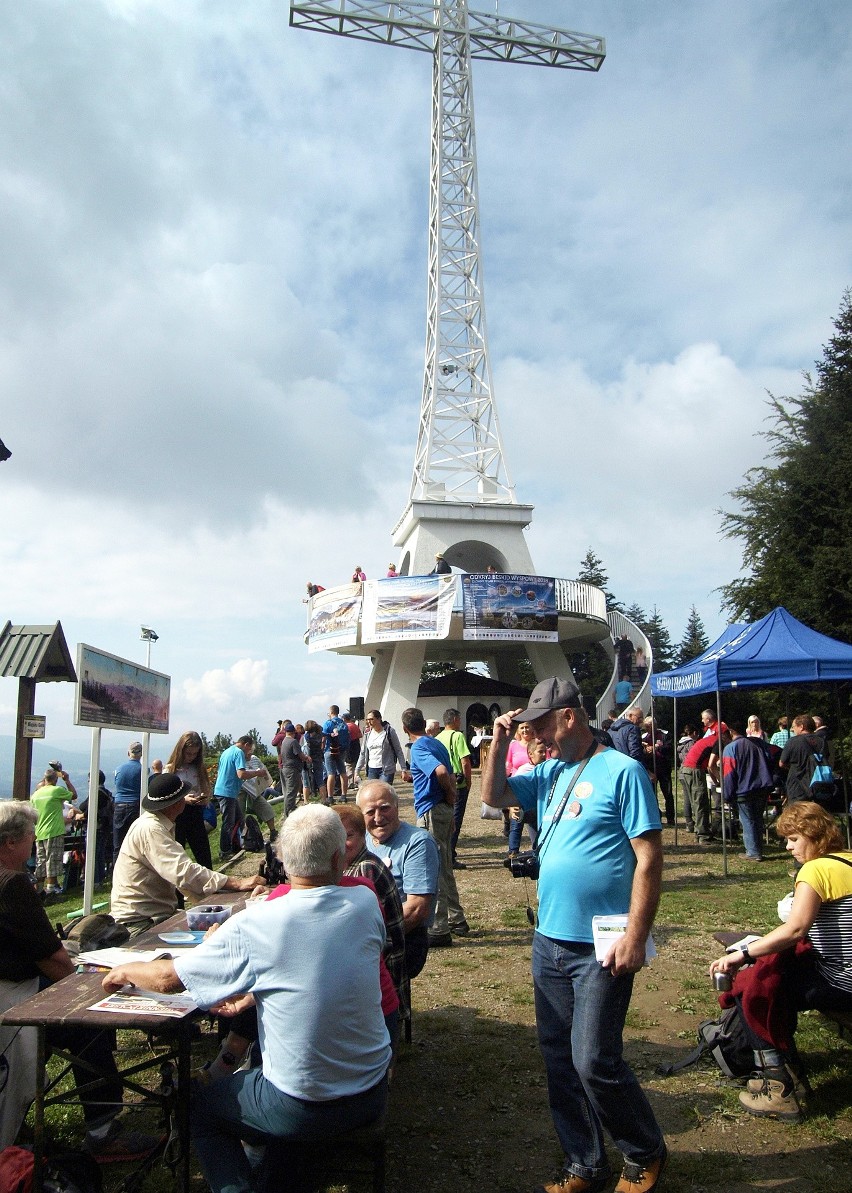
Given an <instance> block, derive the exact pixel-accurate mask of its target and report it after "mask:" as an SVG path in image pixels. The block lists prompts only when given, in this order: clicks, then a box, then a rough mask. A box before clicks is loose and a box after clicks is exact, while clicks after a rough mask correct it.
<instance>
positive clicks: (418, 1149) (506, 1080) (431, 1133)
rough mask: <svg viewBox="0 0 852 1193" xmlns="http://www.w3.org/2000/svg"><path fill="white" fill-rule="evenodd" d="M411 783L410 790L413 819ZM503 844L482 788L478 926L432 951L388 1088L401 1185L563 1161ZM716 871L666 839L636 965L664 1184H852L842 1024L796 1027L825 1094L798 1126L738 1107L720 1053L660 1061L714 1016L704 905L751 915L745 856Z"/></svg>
mask: <svg viewBox="0 0 852 1193" xmlns="http://www.w3.org/2000/svg"><path fill="white" fill-rule="evenodd" d="M409 791H410V789H407V788H401V789H400V796H401V805H402V810H403V817H404V818H405V819H408V820H412V819H413V809H412V808H411V799H410V794H409ZM667 837H669V838H670V837H671V833H670V831H667ZM667 845H668V846H670V845H671V841H670V840H669V841H667ZM504 853H505V842H504V838H503V836H502V832H501V826H500V824H499V823H496V822H489V821H482V820H480V819H479V800H478V798H477V792H476V790H474V793H473V794H472V796H471V800H470V805H469V808H468V815H467V818H466V821H465V826H464V833H463V837H462V843H461V849H460V854H461V857H462V860H463V861H464V862H465V863H466V865H467V869H466V870H464V871H458V872H457V875H456V876H457V879H458V884H459V891H460V894H461V898H462V902H463V904H464V907H465V911H466V914H467V918H468V920H469V922H470V925H471V929H472V931H471V935H470V936H469V937H467V938H465V939H464V940H463V941H457V942H456V944H455V945H454V947H453V948H452V949H446V950H436V951H434V952H433V953H432V955H431V956H430V958H429V961H428V963H427V965H426V968H425V970H424V971H423V973H422V974H421V976H420V977H419V978H418V979H417V981H416V982H415V983H414V1024H413V1042H412V1045H411V1047H406V1046H405V1045H404V1044H403V1045H401V1048H400V1055H399V1060H398V1064H397V1070H396V1075H395V1078H394V1082H393V1085H392V1091H391V1111H390V1124H391V1138H392V1140H393V1143H392V1145H391V1147H390V1153H389V1179H388V1188H389V1190H390V1191H391V1193H431V1191H432V1190H435V1191H438V1190H440V1191H441V1193H445V1191H447V1190H449V1191H452V1193H498V1191H503V1190H505V1191H507V1193H509V1191H512V1193H515V1191H517V1193H528V1191H530V1190H531V1189H532V1187H533V1186H534V1185H535V1184H536V1183H538V1182H539V1181H541V1180H542V1179H544V1178H548V1177H550V1176H551V1175H552V1174H553V1173H554V1172H555V1171H557V1170H558V1168H559V1167H560V1165H561V1155H560V1151H559V1148H558V1144H557V1143H556V1138H555V1135H554V1133H553V1129H552V1126H551V1122H550V1114H549V1111H548V1107H547V1096H546V1090H545V1087H544V1075H543V1069H542V1065H541V1060H540V1057H539V1054H538V1049H537V1046H536V1039H535V1016H534V1009H533V1000H532V986H531V980H530V976H529V956H530V942H531V935H532V933H531V929H530V927H529V925H528V923H527V919H526V914H525V896H524V883H523V882H520V881H515V880H513V879H512V878H511V877H510V875H509V873H508V871H507V870H506V869H504V867H503V865H502V858H503V855H504ZM738 865H741V864H740V863H739V862H733V861H732V869H733V870H734V871H736V867H737V866H738ZM784 867H785V864H784V862H783V860H782V859H780V858H779V860H778V862H776V863H774V870H773V872H772V874H770V875H769V878H770V883H769V885H770V886H771V887H772V888H773V889H774V888H775V883H774V882H772V881H771V880H772V879H773V878H774V876H775V873H776V872H777V875H778V877H777V884H778V887H779V891H778V893H779V894H783V893H784V891H783V889H782V888H783V885H784V883H785V882H786V881H787V879H786V877H785V874H784ZM741 868H743V867H742V866H741ZM719 869H720V867H719V859H718V857H717V856H716V855H708V854H698V853H696V851H694V850H693V849H691V848H687V849H683V848H682V849H680V850H678V851H677V852H675V851H674V850H671V849H670V848H669V849H668V850H667V859H666V873H665V894H664V899H663V904H662V906H661V911H660V915H659V916H658V921H657V927H656V929H655V938H656V940H657V945H658V948H659V956H658V957H657V958H656V960H655V961H654V962H653V964H652V966H651V967H650V968H648V969H644V970H643V971H642V972H641V973H640V974H639V975H638V976H637V978H636V983H635V987H634V996H633V1002H632V1004H631V1010H630V1014H629V1018H628V1030H627V1033H626V1034H627V1052H628V1058H629V1060H630V1063H631V1064H632V1065H633V1067H634V1069H635V1070H636V1072H637V1074H638V1076H639V1078H640V1080H641V1081H642V1084H643V1086H644V1087H645V1089H646V1090H647V1091H648V1094H649V1097H650V1099H651V1101H652V1103H653V1106H654V1109H655V1111H656V1114H657V1116H658V1118H659V1121H660V1123H661V1125H662V1127H663V1130H664V1131H665V1134H666V1138H667V1141H668V1146H669V1150H670V1154H671V1159H670V1164H669V1169H668V1171H667V1174H666V1178H665V1182H664V1188H665V1189H666V1190H668V1191H669V1193H687V1191H689V1193H701V1191H703V1190H708V1191H709V1190H720V1189H722V1190H729V1191H730V1193H741V1191H744V1190H751V1189H778V1190H790V1191H791V1193H852V1109H850V1106H852V1081H850V1067H852V1048H850V1046H849V1045H848V1044H845V1043H842V1042H840V1041H839V1040H837V1038H836V1036H835V1035H834V1034H833V1028H829V1027H824V1026H823V1025H822V1023H821V1022H820V1023H813V1024H811V1023H810V1022H809V1023H808V1025H807V1027H806V1028H803V1029H802V1032H801V1033H800V1034H801V1035H804V1034H805V1032H806V1031H807V1033H808V1034H807V1040H806V1043H805V1051H806V1053H807V1055H808V1057H809V1059H810V1061H811V1069H812V1076H813V1079H814V1083H815V1086H816V1096H815V1098H814V1099H813V1102H812V1107H811V1114H810V1115H809V1118H808V1120H807V1121H806V1122H805V1123H803V1124H799V1125H795V1124H783V1123H775V1122H771V1121H768V1120H759V1119H754V1118H752V1117H750V1116H749V1115H747V1114H745V1113H740V1111H739V1103H738V1101H737V1093H738V1091H739V1088H740V1087H738V1086H737V1085H736V1084H735V1083H733V1082H729V1081H726V1080H725V1079H724V1078H723V1077H722V1075H721V1073H719V1071H718V1070H717V1069H716V1068H715V1066H711V1065H710V1064H707V1065H702V1066H697V1067H695V1068H692V1069H689V1070H687V1071H686V1072H684V1073H682V1074H680V1075H678V1076H676V1077H672V1078H662V1077H660V1076H658V1075H657V1074H656V1072H655V1070H656V1066H657V1065H658V1064H660V1063H661V1062H664V1061H668V1060H671V1059H673V1058H674V1057H676V1056H678V1055H682V1054H683V1053H684V1052H685V1051H687V1050H688V1049H689V1048H691V1047H692V1045H693V1043H694V1041H695V1033H696V1029H697V1025H698V1023H699V1022H700V1020H701V1019H704V1018H710V1017H714V1016H715V1015H716V1014H718V1009H717V1008H716V1007H715V1003H714V1000H713V996H712V993H711V991H710V989H709V981H708V979H707V978H706V968H707V964H708V963H709V960H710V959H711V957H712V956H713V955H714V953H713V942H712V939H711V936H710V929H709V928H708V926H707V924H706V922H704V919H705V917H704V916H703V915H702V910H701V909H702V903H703V901H706V902H708V903H709V902H710V901H711V900H712V901H714V902H715V901H717V900H719V899H720V897H721V898H722V899H723V900H726V901H727V900H730V902H731V904H732V906H734V907H736V913H735V914H732V919H731V921H729V922H732V923H733V924H734V925H736V924H737V916H739V920H740V922H747V916H748V908H749V906H750V903H749V900H750V893H749V887H748V883H749V882H750V881H752V879H751V878H750V875H749V873H747V872H746V871H745V870H744V868H743V877H742V879H741V880H737V879H736V877H735V880H734V882H733V883H732V884H729V885H723V884H722V883H721V882H720V880H719V877H718V874H719ZM761 880H762V881H764V880H765V874H764V875H762V876H761ZM528 886H529V884H528ZM529 891H530V898H531V899H532V898H533V897H534V896H533V888H532V887H531V886H529ZM776 897H777V896H776ZM764 902H765V900H764ZM744 917H745V918H744ZM717 926H718V921H717ZM813 1018H814V1017H813V1016H809V1017H808V1020H812V1019H813ZM838 1105H839V1106H841V1107H842V1108H841V1109H840V1110H839V1111H838V1110H837V1109H836V1107H837V1106H838ZM612 1163H613V1167H615V1166H616V1165H618V1164H619V1157H618V1156H617V1155H616V1154H615V1153H613V1154H612Z"/></svg>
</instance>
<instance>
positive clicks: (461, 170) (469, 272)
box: [290, 0, 606, 503]
mask: <svg viewBox="0 0 852 1193" xmlns="http://www.w3.org/2000/svg"><path fill="white" fill-rule="evenodd" d="M290 24H291V25H293V26H294V27H296V28H304V29H313V30H316V31H318V32H321V33H335V34H340V35H342V36H345V37H355V38H359V39H360V40H363V41H377V42H383V43H386V44H388V45H394V46H402V47H403V48H405V49H409V50H421V51H424V52H426V53H429V54H431V55H432V58H433V68H432V154H431V176H430V190H429V280H428V297H427V315H426V363H425V371H424V379H423V397H422V401H421V406H420V424H419V429H418V434H417V449H416V451H415V456H414V475H413V477H412V481H411V493H410V498H409V499H410V500H411V501H414V500H417V499H423V498H425V499H431V500H437V501H453V502H464V503H470V502H475V503H481V502H491V503H493V502H515V501H516V498H515V492H514V488H513V486H512V483H511V480H510V477H509V472H508V468H507V466H506V461H505V457H504V453H503V442H502V439H501V436H500V427H499V423H498V420H497V410H496V407H495V404H494V395H493V387H492V381H491V366H490V362H489V355H488V338H487V334H486V325H485V306H484V300H483V286H482V262H481V251H480V237H479V199H478V187H477V173H476V138H475V130H474V120H473V90H472V82H471V67H470V64H471V59H473V58H487V59H490V60H492V61H495V60H496V61H501V62H519V63H525V64H528V65H532V66H551V67H561V68H567V69H571V70H587V71H589V70H591V71H597V70H600V68H601V65H602V64H603V60H604V56H605V53H606V49H605V45H604V41H603V38H600V37H591V36H586V35H584V34H582V33H572V32H569V31H567V30H563V29H552V28H549V27H547V26H545V25H536V24H533V23H531V22H529V21H516V20H511V19H508V18H506V17H500V16H498V15H497V14H495V15H493V16H492V15H489V14H486V13H481V12H468V6H467V0H433V2H432V3H413V2H412V3H403V4H378V3H369V2H368V0H316V2H314V3H307V2H305V3H299V2H296V0H294V2H293V3H291V5H290Z"/></svg>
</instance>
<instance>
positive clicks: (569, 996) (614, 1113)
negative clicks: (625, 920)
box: [532, 932, 664, 1180]
mask: <svg viewBox="0 0 852 1193" xmlns="http://www.w3.org/2000/svg"><path fill="white" fill-rule="evenodd" d="M532 972H533V983H534V986H535V1017H536V1025H537V1029H538V1044H539V1048H540V1049H541V1054H542V1057H543V1058H544V1067H545V1070H546V1072H547V1089H548V1096H549V1100H550V1113H551V1116H552V1118H553V1125H554V1127H555V1128H556V1134H557V1135H558V1136H559V1142H560V1144H561V1145H562V1150H563V1152H564V1153H565V1170H566V1172H569V1173H574V1174H575V1175H576V1176H579V1177H582V1178H583V1179H584V1180H597V1179H599V1178H602V1177H605V1176H607V1175H608V1173H609V1164H608V1163H607V1158H606V1152H605V1150H604V1140H603V1130H602V1128H603V1129H605V1130H606V1131H607V1132H608V1133H609V1135H610V1136H611V1137H612V1141H613V1143H614V1144H615V1145H616V1147H617V1148H619V1150H620V1151H621V1152H622V1153H623V1155H624V1156H625V1157H626V1158H627V1159H628V1160H631V1161H633V1162H634V1163H637V1164H641V1163H645V1162H647V1161H649V1160H652V1159H656V1157H657V1156H659V1155H661V1154H662V1151H663V1147H664V1144H663V1136H662V1133H661V1131H660V1128H659V1126H658V1125H657V1120H656V1119H655V1118H654V1112H653V1110H652V1109H651V1107H650V1104H649V1102H648V1099H647V1098H646V1097H645V1094H644V1093H643V1092H642V1089H641V1087H640V1085H639V1082H638V1081H637V1080H636V1077H635V1076H634V1074H633V1072H632V1070H631V1069H630V1068H629V1067H628V1065H627V1063H626V1061H625V1060H624V1057H623V1055H622V1050H623V1041H622V1033H623V1030H624V1019H625V1016H626V1015H627V1008H628V1006H629V1004H630V995H631V993H632V990H633V975H632V974H627V975H625V976H624V977H618V978H614V977H613V976H612V974H611V973H610V971H609V970H608V969H604V968H603V967H602V966H601V965H600V963H599V962H598V961H596V960H595V950H594V946H593V945H591V944H585V943H583V942H577V941H575V942H567V941H562V942H560V941H557V940H551V939H550V937H548V936H542V934H541V933H540V932H536V934H535V936H534V937H533V951H532Z"/></svg>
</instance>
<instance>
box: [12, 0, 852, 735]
mask: <svg viewBox="0 0 852 1193" xmlns="http://www.w3.org/2000/svg"><path fill="white" fill-rule="evenodd" d="M480 7H484V6H482V5H480ZM504 7H505V8H506V10H507V11H510V10H511V12H512V13H513V14H514V13H517V15H518V16H520V17H524V16H526V17H529V18H531V19H533V20H538V21H541V22H553V23H554V24H557V25H561V26H563V27H564V26H565V24H566V23H570V24H571V25H572V27H574V28H577V29H582V30H587V31H589V32H598V33H600V34H603V35H605V36H606V38H607V43H608V57H607V60H606V62H605V63H604V66H603V69H602V70H601V72H600V73H599V74H596V75H590V74H580V73H577V72H570V71H564V72H563V71H547V70H532V69H529V68H524V67H509V66H507V65H500V64H489V63H476V64H475V67H474V85H475V91H476V113H477V121H478V124H477V138H478V148H479V167H480V183H481V199H482V229H481V230H482V238H483V250H484V264H485V278H486V283H487V284H486V299H487V304H488V327H489V334H490V344H491V349H492V356H493V364H494V372H495V381H496V394H497V402H498V407H499V411H500V417H501V423H502V428H503V433H504V438H505V440H506V443H507V445H508V455H509V465H510V468H511V471H512V473H513V476H514V478H515V481H516V484H517V491H518V497H519V499H520V500H522V501H530V502H533V503H534V504H535V506H536V511H535V518H534V522H533V525H532V528H531V531H530V536H529V537H530V544H531V550H532V553H533V558H534V559H535V561H536V563H537V566H538V567H539V568H541V569H542V570H543V571H548V572H553V573H555V574H559V575H569V576H570V575H571V574H573V573H574V572H575V571H576V568H577V566H578V563H579V560H580V559H581V558H582V556H583V555H584V553H585V551H586V548H587V547H588V546H589V544H590V543H591V544H592V545H593V546H594V547H595V549H596V550H597V551H598V553H599V554H600V555H601V556H602V557H603V559H604V561H605V563H606V564H607V566H608V568H609V572H610V577H611V586H612V587H613V589H614V590H615V591H616V592H618V594H619V595H620V596H622V597H623V599H625V600H626V601H628V602H629V601H632V600H638V601H639V602H640V603H642V604H643V605H645V606H646V607H648V606H649V605H651V604H653V603H654V602H655V601H656V603H658V604H659V605H660V606H661V608H662V610H663V613H664V615H665V616H667V617H668V618H669V619H670V621H671V623H672V628H673V631H674V632H676V633H677V632H679V624H680V623H681V622H682V621H683V620H685V616H686V612H687V610H688V607H689V605H690V604H691V603H692V601H693V600H694V601H695V602H696V603H697V604H698V605H699V609H700V611H701V612H702V614H703V615H704V616H705V619H706V620H707V621H708V623H710V622H712V620H713V619H714V618H716V619H717V621H718V619H719V612H718V597H717V596H715V595H714V594H713V590H714V589H715V588H716V587H717V586H718V585H719V584H722V583H725V582H726V581H727V580H729V579H731V578H732V576H733V575H735V574H736V573H737V571H738V569H739V563H740V561H739V553H738V549H737V547H736V544H732V543H728V542H725V541H723V540H720V539H719V519H718V516H717V515H716V513H715V511H716V509H717V507H719V506H724V505H725V504H726V497H725V494H726V492H727V491H728V490H730V489H731V488H732V487H734V486H735V485H736V484H737V483H739V481H740V479H741V477H742V475H743V472H744V471H745V470H746V469H747V468H748V467H750V466H751V465H753V464H756V463H759V462H760V459H761V452H762V450H763V444H762V441H761V440H760V439H757V438H755V431H756V430H758V429H759V428H760V426H761V422H762V419H763V417H764V413H765V410H764V406H763V396H764V395H763V390H764V388H765V387H769V388H771V389H773V390H774V391H775V392H779V393H789V392H798V390H799V387H800V377H799V372H800V370H801V369H803V368H808V367H810V366H811V363H812V361H813V360H814V359H815V358H816V357H817V356H818V355H819V352H820V345H821V344H822V343H824V342H825V341H826V340H827V338H828V336H829V335H830V330H831V329H830V320H831V318H832V316H833V314H834V312H835V311H836V310H837V307H838V304H839V301H840V296H841V293H842V290H843V288H844V287H845V286H846V285H847V284H848V281H849V268H850V249H849V246H850V243H852V237H851V236H850V212H849V206H848V203H847V202H846V196H847V195H848V193H849V190H850V185H851V184H852V164H850V163H852V159H850V157H849V155H848V154H844V153H843V152H842V151H841V149H840V148H838V147H840V146H842V145H843V144H845V142H846V139H847V130H846V126H845V120H846V111H847V109H848V98H849V90H850V79H851V78H852V73H850V71H849V65H850V59H852V24H850V22H849V21H848V19H847V16H846V10H845V8H844V6H842V5H836V4H833V3H830V2H826V0H816V2H815V3H812V4H809V5H794V4H778V3H777V2H775V0H754V2H753V3H751V4H749V5H742V4H739V3H735V2H734V0H720V3H717V4H714V5H710V6H708V5H706V4H703V3H699V2H698V0H686V2H685V3H682V4H680V5H678V6H677V7H676V8H673V7H672V5H671V4H670V3H668V0H646V2H645V3H643V4H642V5H641V6H636V5H625V4H624V3H623V2H622V0H618V2H617V3H616V2H615V0H594V3H592V2H591V0H577V2H576V3H572V5H571V6H570V8H571V11H570V13H569V12H568V6H566V5H565V4H564V3H563V2H562V0H534V2H533V0H505V5H501V11H502V9H503V8H504ZM0 68H2V69H0V96H2V99H3V103H2V105H0V109H2V112H3V113H4V114H3V115H2V116H0V393H2V394H3V401H2V409H0V436H2V438H3V439H4V441H5V442H6V443H7V444H8V446H9V447H10V448H11V450H12V451H13V453H14V454H13V456H12V459H11V460H10V461H8V462H6V463H4V464H2V465H0V608H2V609H3V611H4V612H3V616H8V617H10V618H11V619H12V620H13V621H16V622H50V621H54V620H56V618H57V617H59V618H61V619H62V622H63V625H64V626H65V629H66V634H67V636H68V638H69V641H70V642H71V643H72V645H73V643H75V642H77V641H89V642H91V643H92V644H94V645H98V646H101V647H103V648H104V649H107V650H112V651H113V652H114V653H116V654H119V655H122V656H123V657H137V658H138V657H144V654H143V653H142V648H141V644H139V642H138V626H139V625H140V624H141V623H142V622H146V623H148V624H153V625H154V626H155V628H156V629H157V630H158V632H159V633H160V635H161V638H160V641H159V642H158V643H157V644H156V646H155V648H154V652H153V658H152V663H153V665H154V666H155V667H158V668H159V669H162V670H164V671H166V672H168V673H169V674H171V675H172V676H173V681H174V683H173V691H174V699H175V723H176V724H177V722H178V720H180V719H182V718H183V717H186V718H189V717H190V715H191V716H192V717H193V719H194V721H195V722H196V723H197V724H198V726H199V727H200V728H204V729H205V731H207V730H208V729H209V730H210V731H211V732H215V731H216V730H217V729H219V728H227V729H228V731H233V729H234V728H237V729H239V731H240V732H242V731H243V730H244V728H245V725H246V724H251V723H254V724H256V725H257V726H258V727H259V728H262V729H263V728H264V727H265V726H268V725H269V724H270V723H271V724H274V720H275V719H277V717H278V716H281V715H284V714H285V713H286V714H287V715H295V716H304V715H307V714H308V713H309V712H310V713H313V714H314V715H315V716H321V715H322V714H323V713H324V711H325V708H327V706H328V704H329V703H331V702H333V701H335V702H339V703H341V704H342V703H344V702H345V700H346V699H347V698H348V696H349V695H350V694H353V693H355V692H358V691H362V690H363V688H364V684H365V680H366V676H367V673H368V668H369V663H368V661H366V660H362V659H353V658H348V657H338V656H334V655H324V654H318V655H310V656H309V655H308V654H307V652H306V650H305V647H304V644H303V641H302V636H303V631H304V607H303V606H302V604H301V598H302V595H303V592H304V584H305V581H306V580H307V579H308V578H311V579H314V580H316V581H318V582H320V583H323V584H324V585H330V584H334V583H336V582H339V581H340V580H345V579H346V578H347V577H348V575H349V574H350V573H351V570H352V568H353V566H354V564H355V563H356V562H359V563H362V564H363V565H364V567H365V569H366V571H367V574H368V575H371V576H373V575H377V574H383V572H384V570H385V567H386V565H387V563H388V561H389V560H391V559H394V558H395V557H396V549H395V548H393V547H392V545H391V542H390V530H391V527H392V526H393V525H394V523H395V522H396V520H397V518H398V516H399V515H400V513H401V512H402V509H403V506H404V504H405V500H406V496H407V491H408V485H409V480H410V471H411V466H412V460H413V454H414V446H415V436H416V430H417V420H418V410H419V403H420V390H421V381H422V361H423V334H424V323H425V311H424V307H425V272H426V222H427V211H428V170H429V163H428V156H429V116H430V96H429V89H430V84H431V71H430V63H429V59H428V57H427V56H426V55H422V54H410V53H404V52H402V51H397V50H395V49H392V48H391V47H388V46H375V45H374V46H370V45H366V44H364V43H360V42H357V41H355V40H353V39H342V38H333V37H317V36H316V35H312V34H310V33H308V32H304V31H298V30H293V29H290V28H289V27H288V24H287V5H286V3H283V2H282V0H255V2H254V3H252V4H251V5H248V6H245V5H243V6H241V7H239V8H236V7H235V6H234V5H232V4H230V3H223V2H221V0H213V2H212V3H210V2H209V0H204V2H203V3H202V0H184V2H183V3H181V4H180V5H174V4H172V3H167V2H166V0H81V3H78V4H76V5H74V6H68V5H62V4H60V3H57V2H56V0H29V3H27V4H26V5H17V6H16V5H6V6H5V7H4V8H3V10H2V13H1V14H0ZM239 660H254V661H255V662H256V661H257V660H266V662H267V664H268V673H267V676H266V681H265V685H264V686H263V688H262V689H261V690H259V691H258V693H257V694H256V695H251V694H250V693H249V692H248V691H240V690H239V688H238V687H237V686H235V685H236V681H235V679H234V677H233V675H232V669H233V668H234V666H235V664H236V663H237V662H238V661H239ZM208 676H212V677H220V678H210V679H207V677H208ZM198 677H202V678H200V679H199V678H198ZM8 683H11V681H7V684H8ZM186 683H189V684H190V689H189V690H191V691H192V692H193V693H194V695H195V698H196V702H195V703H193V704H190V703H189V698H188V695H187V694H185V690H184V685H185V684H186ZM193 684H194V685H196V686H195V687H192V686H191V685H193ZM64 687H65V685H45V687H44V690H40V692H39V702H40V703H42V704H43V706H44V707H45V708H47V709H49V710H50V715H51V717H52V718H53V720H54V724H55V723H56V722H57V721H59V720H61V719H64V720H65V722H69V721H70V716H71V713H70V709H71V706H72V705H71V699H70V693H68V692H67V691H64V692H62V691H60V690H59V689H62V688H64ZM224 699H229V700H231V704H230V705H228V706H227V708H226V709H222V708H221V705H220V704H218V703H217V701H221V700H224ZM13 705H14V698H13V696H11V695H8V694H5V695H4V700H3V706H4V707H7V706H13ZM220 709H221V711H220ZM226 714H227V717H226ZM10 715H11V714H10V713H8V712H7V713H5V714H4V713H2V712H0V716H2V718H3V719H4V721H6V722H8V720H9V717H10ZM231 716H233V718H234V720H236V718H237V716H238V717H239V724H238V725H231V724H229V725H228V726H224V725H222V724H221V721H222V720H225V719H227V718H230V717H231ZM246 718H248V719H247V720H246ZM0 731H2V726H0Z"/></svg>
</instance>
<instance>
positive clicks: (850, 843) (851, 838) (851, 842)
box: [834, 684, 852, 849]
mask: <svg viewBox="0 0 852 1193" xmlns="http://www.w3.org/2000/svg"><path fill="white" fill-rule="evenodd" d="M834 699H835V702H836V704H837V749H838V751H839V753H840V781H841V783H842V785H843V813H844V819H845V821H846V845H847V848H848V849H852V828H850V821H852V812H850V808H849V782H848V780H847V778H846V754H845V753H844V750H843V723H842V719H841V714H840V684H837V686H836V687H835V689H834Z"/></svg>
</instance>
